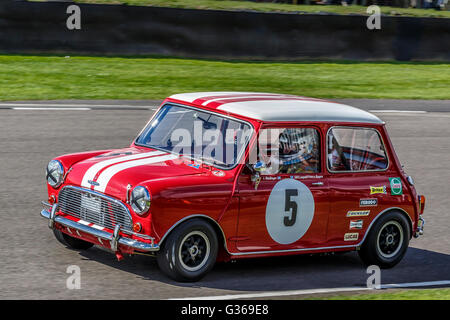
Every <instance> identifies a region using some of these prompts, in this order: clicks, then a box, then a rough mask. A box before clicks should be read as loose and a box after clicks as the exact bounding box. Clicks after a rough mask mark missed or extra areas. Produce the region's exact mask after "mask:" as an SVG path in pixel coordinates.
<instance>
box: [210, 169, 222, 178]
mask: <svg viewBox="0 0 450 320" xmlns="http://www.w3.org/2000/svg"><path fill="white" fill-rule="evenodd" d="M212 173H213V175H215V176H217V177H223V176H224V175H225V172H223V171H220V170H214V171H213V172H212Z"/></svg>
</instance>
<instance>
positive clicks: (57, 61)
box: [0, 55, 450, 101]
mask: <svg viewBox="0 0 450 320" xmlns="http://www.w3.org/2000/svg"><path fill="white" fill-rule="evenodd" d="M449 70H450V64H449V63H411V62H408V63H405V62H348V61H343V62H339V61H337V62H328V61H327V62H317V61H314V62H251V61H245V62H243V61H215V60H198V59H181V58H157V57H146V58H143V57H138V58H131V57H88V56H75V57H64V56H31V55H0V100H3V101H5V100H35V99H36V100H39V99H45V100H51V99H162V98H164V97H166V96H168V95H171V94H174V93H180V92H192V91H256V92H275V93H288V94H298V95H305V96H312V97H322V98H390V99H450V91H449V90H448V88H449V87H450V71H449Z"/></svg>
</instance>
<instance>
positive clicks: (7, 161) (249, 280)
mask: <svg viewBox="0 0 450 320" xmlns="http://www.w3.org/2000/svg"><path fill="white" fill-rule="evenodd" d="M342 101H344V100H342ZM345 102H347V103H349V104H352V105H355V106H358V107H363V108H365V109H368V110H376V109H378V110H385V111H383V112H378V113H377V115H378V116H379V117H381V118H382V119H383V120H385V121H386V123H387V127H388V131H389V132H390V136H391V139H392V141H393V144H394V146H395V149H396V152H397V154H398V156H399V158H400V160H401V161H402V163H403V164H404V166H405V170H406V172H407V173H408V174H410V175H412V176H413V177H414V179H415V181H416V187H417V189H418V192H419V193H422V194H425V195H426V196H427V206H426V211H425V215H424V217H425V218H426V221H427V224H426V226H425V235H424V236H423V237H421V238H419V239H413V240H412V241H411V243H410V248H409V250H408V252H407V255H406V256H405V258H404V259H403V261H402V262H401V263H400V264H399V265H397V266H396V267H395V268H393V269H390V270H383V271H382V274H381V281H382V283H384V284H386V283H407V282H422V281H438V280H450V236H449V230H450V212H449V209H448V208H450V196H449V191H450V170H449V165H450V139H449V137H450V112H448V111H450V101H429V102H426V101H404V102H401V101H392V100H391V101H388V100H386V101H382V100H380V101H375V100H372V101H369V100H359V101H357V100H351V101H349V100H345ZM62 103H66V104H70V103H72V104H80V105H83V106H84V105H90V104H95V103H97V104H99V102H88V101H84V102H67V101H66V102H62ZM41 104H42V106H43V107H45V106H46V105H49V104H50V102H48V103H45V102H41ZM102 104H103V109H102V108H100V107H99V108H98V109H99V110H97V109H95V108H94V109H95V110H87V109H86V110H85V109H80V110H74V109H69V110H64V111H62V110H61V111H55V110H45V109H42V108H38V109H33V108H35V106H33V107H31V108H32V109H31V110H28V108H26V106H25V107H23V106H22V107H17V106H18V105H20V104H17V103H16V104H15V108H16V109H12V108H13V107H14V106H9V107H8V106H7V104H5V103H1V104H0V137H1V139H0V150H1V157H0V160H1V166H0V179H1V184H0V217H1V218H2V221H1V223H0V238H1V243H2V244H1V249H0V250H1V251H0V252H1V254H0V289H1V290H0V299H168V298H182V297H199V296H215V295H226V294H241V293H255V292H264V291H275V290H301V289H315V288H334V287H351V286H365V285H366V279H367V277H368V275H367V274H366V269H365V268H364V267H363V265H362V263H361V262H360V260H359V258H358V255H357V254H356V253H355V252H353V253H347V254H344V255H336V256H293V257H283V258H266V259H249V260H241V261H238V262H236V263H221V264H218V265H216V266H215V268H214V269H213V271H212V272H211V273H210V274H208V275H207V276H206V277H205V278H204V279H203V280H202V281H201V282H197V283H190V284H182V283H176V282H173V281H171V280H169V279H168V278H166V277H165V276H164V275H163V274H162V273H161V272H160V271H159V270H158V267H157V265H156V261H155V260H154V259H152V258H150V257H145V256H134V257H132V258H127V259H125V260H123V261H121V262H118V261H117V260H116V258H115V256H114V255H113V254H111V253H109V252H106V251H104V250H102V249H100V248H97V247H94V248H92V249H90V250H88V251H85V252H78V251H72V250H69V249H66V248H65V247H63V246H62V245H61V244H59V243H58V242H57V241H56V240H55V239H54V237H53V234H52V233H51V231H50V230H49V228H48V227H47V222H46V221H45V220H44V219H42V218H40V216H39V212H40V210H41V205H40V202H41V200H45V199H46V198H47V197H46V185H45V167H46V165H47V163H48V161H49V160H50V159H52V158H53V157H55V156H57V155H60V154H65V153H73V152H80V151H87V150H95V149H108V148H121V147H126V146H128V145H129V144H130V142H131V141H132V140H133V139H134V137H135V136H136V135H137V134H138V132H139V131H140V130H141V128H142V127H143V126H144V125H145V124H146V122H147V121H148V118H149V117H150V116H151V114H152V113H153V111H152V110H151V109H154V108H155V106H156V105H157V102H152V103H151V102H129V103H126V104H127V105H130V106H135V108H132V107H123V108H122V107H120V104H121V103H118V102H113V101H109V102H108V101H106V102H102ZM122 104H124V103H122ZM108 105H115V106H114V107H107V106H108ZM105 106H106V107H105ZM38 107H39V106H38ZM75 107H76V106H75ZM393 110H398V111H393ZM405 111H414V112H405ZM423 111H427V112H423ZM446 111H447V112H446ZM70 265H77V266H79V267H80V270H81V289H80V290H69V289H67V288H66V280H67V278H68V277H69V274H68V273H66V270H67V267H68V266H70Z"/></svg>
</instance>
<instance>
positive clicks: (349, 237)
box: [344, 232, 359, 241]
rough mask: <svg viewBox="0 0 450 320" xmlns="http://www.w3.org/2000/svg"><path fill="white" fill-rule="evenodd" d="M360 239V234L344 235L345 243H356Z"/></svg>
mask: <svg viewBox="0 0 450 320" xmlns="http://www.w3.org/2000/svg"><path fill="white" fill-rule="evenodd" d="M358 237H359V233H357V232H355V233H346V234H345V235H344V241H356V240H358Z"/></svg>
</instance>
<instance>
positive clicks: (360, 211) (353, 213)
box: [347, 210, 370, 217]
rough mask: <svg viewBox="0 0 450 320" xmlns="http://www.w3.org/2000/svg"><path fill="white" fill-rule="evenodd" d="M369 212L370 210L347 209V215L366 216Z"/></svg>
mask: <svg viewBox="0 0 450 320" xmlns="http://www.w3.org/2000/svg"><path fill="white" fill-rule="evenodd" d="M369 214H370V210H355V211H348V212H347V217H367V216H368V215H369Z"/></svg>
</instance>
